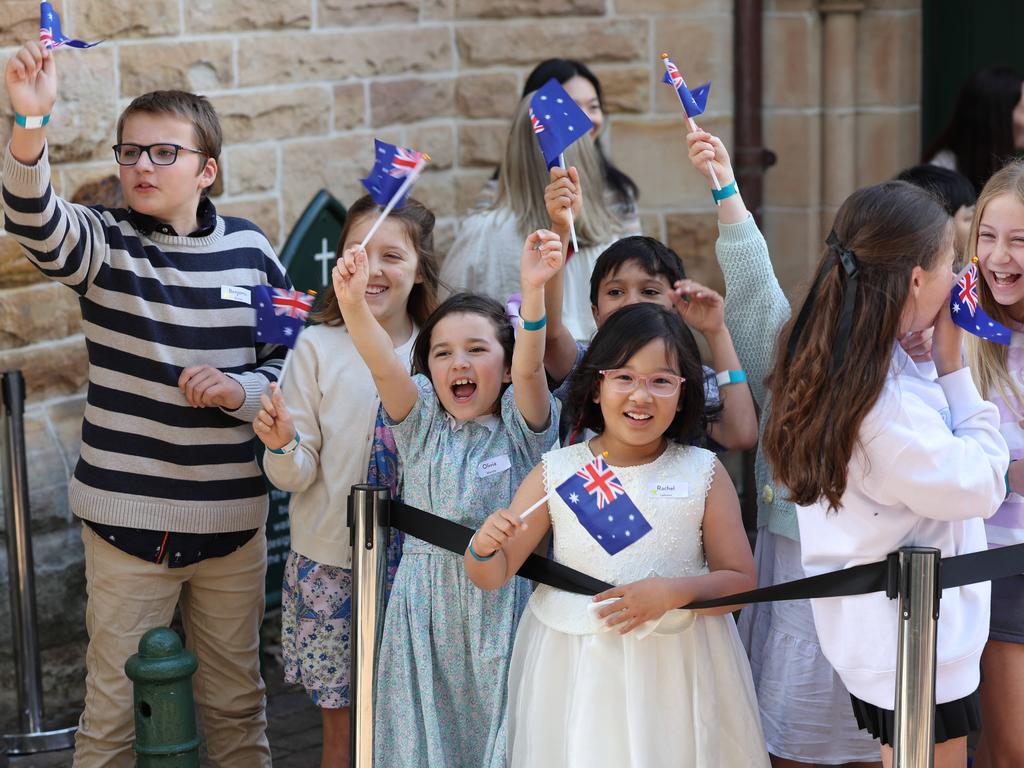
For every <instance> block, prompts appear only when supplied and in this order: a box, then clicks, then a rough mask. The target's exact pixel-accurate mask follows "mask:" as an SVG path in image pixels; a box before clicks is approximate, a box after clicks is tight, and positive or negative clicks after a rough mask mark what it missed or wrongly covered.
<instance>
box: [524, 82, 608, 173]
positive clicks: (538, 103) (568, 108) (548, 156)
mask: <svg viewBox="0 0 1024 768" xmlns="http://www.w3.org/2000/svg"><path fill="white" fill-rule="evenodd" d="M530 124H531V125H532V126H533V132H534V133H535V134H536V135H537V142H538V143H539V144H540V151H541V152H542V153H544V160H545V161H546V162H547V164H548V168H553V167H554V166H556V165H558V158H559V155H561V154H562V153H563V152H565V150H566V149H568V148H569V146H570V145H571V144H572V143H573V142H574V141H576V139H578V138H580V137H581V136H586V135H587V133H588V132H589V131H590V129H591V128H593V127H594V124H593V123H592V122H590V118H589V117H587V113H586V112H584V111H583V110H582V109H580V108H579V105H578V104H576V102H575V101H573V100H572V97H571V96H569V94H568V93H566V92H565V89H564V88H563V87H562V86H561V85H559V84H558V81H557V80H555V79H554V78H552V79H550V80H548V81H547V82H546V83H544V85H542V86H541V87H540V88H538V89H537V92H536V93H534V94H533V98H532V99H530Z"/></svg>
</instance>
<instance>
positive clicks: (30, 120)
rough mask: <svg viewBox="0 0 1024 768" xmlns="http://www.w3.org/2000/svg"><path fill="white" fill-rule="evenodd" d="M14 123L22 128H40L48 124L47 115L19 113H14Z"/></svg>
mask: <svg viewBox="0 0 1024 768" xmlns="http://www.w3.org/2000/svg"><path fill="white" fill-rule="evenodd" d="M14 122H15V123H17V124H18V125H20V126H21V127H22V128H29V129H31V128H42V127H43V126H44V125H46V124H47V123H48V122H50V116H49V115H29V116H26V115H23V114H21V113H20V112H15V113H14Z"/></svg>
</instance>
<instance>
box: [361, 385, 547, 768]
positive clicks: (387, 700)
mask: <svg viewBox="0 0 1024 768" xmlns="http://www.w3.org/2000/svg"><path fill="white" fill-rule="evenodd" d="M415 382H416V386H417V388H418V390H419V399H418V400H417V403H416V405H415V406H414V407H413V410H412V411H411V412H410V413H409V415H408V416H406V418H405V420H404V421H402V422H401V423H398V424H396V423H394V422H390V421H389V424H390V426H391V427H392V431H393V432H394V436H395V444H396V445H397V447H398V454H399V456H400V458H401V461H402V488H403V493H402V498H403V500H404V501H405V502H406V503H407V504H410V505H411V506H414V507H418V508H419V509H425V510H427V511H428V512H432V513H433V514H435V515H439V516H441V517H445V518H447V519H449V520H454V521H456V522H458V523H461V524H463V525H466V526H469V527H471V528H476V527H478V526H479V525H480V524H481V523H482V522H483V520H484V519H485V518H486V517H487V516H488V515H489V514H490V513H491V512H493V511H494V510H495V509H497V508H499V507H507V506H508V505H509V503H510V502H511V501H512V496H513V494H514V493H515V491H516V490H517V489H518V487H519V484H520V482H522V480H523V478H524V477H525V476H526V475H527V473H528V472H529V471H530V470H531V469H532V468H533V467H534V466H535V465H536V464H537V463H539V461H540V457H541V455H542V454H543V453H544V452H545V451H547V450H549V449H550V448H551V446H552V445H554V444H555V442H556V441H557V439H558V411H557V408H558V406H557V404H556V402H555V401H554V399H553V398H552V399H551V410H552V417H551V418H549V419H548V426H547V428H546V429H544V430H543V431H541V432H534V431H532V430H531V429H530V428H529V426H528V425H527V424H526V422H525V420H524V419H523V417H522V415H521V414H520V413H519V410H518V409H517V408H516V404H515V400H514V399H513V394H512V388H511V387H509V388H508V389H506V390H505V393H504V394H503V395H502V398H501V409H500V416H484V417H480V418H478V419H473V420H470V421H466V422H457V421H456V420H455V419H454V418H452V417H451V416H450V415H449V414H448V413H447V412H446V411H445V410H444V408H443V407H442V406H441V404H440V402H439V401H438V399H437V396H436V395H435V394H434V390H433V387H432V386H431V384H430V381H429V380H428V379H427V378H426V377H425V376H422V375H417V376H416V377H415ZM529 592H530V586H529V584H528V583H527V582H525V581H523V580H522V579H519V578H518V577H517V578H514V579H512V581H511V582H509V583H508V584H506V585H505V586H504V587H502V588H501V589H497V590H494V591H492V592H485V591H483V590H481V589H478V588H477V587H476V586H474V585H473V583H472V582H471V581H469V579H468V577H467V576H466V573H465V570H464V568H463V566H462V557H461V556H460V555H455V554H452V553H450V552H445V551H443V550H440V549H438V548H437V547H434V546H432V545H430V544H427V543H426V542H424V541H422V540H420V539H416V538H413V537H412V536H406V537H405V540H404V542H403V546H402V560H401V562H400V563H399V566H398V572H397V573H396V575H395V583H394V587H393V588H392V592H391V599H390V600H389V602H388V607H387V613H386V615H385V619H384V635H383V639H382V641H381V651H380V656H379V660H378V665H377V669H378V673H377V674H378V677H377V707H376V723H375V734H374V742H375V748H374V753H375V765H376V766H379V767H380V768H423V766H430V767H431V768H466V767H468V766H472V768H504V766H505V721H506V683H507V677H508V662H509V656H510V655H511V653H512V644H513V641H514V639H515V634H516V627H517V626H518V623H519V616H520V614H521V613H522V610H523V608H524V607H525V605H526V601H527V599H528V598H529Z"/></svg>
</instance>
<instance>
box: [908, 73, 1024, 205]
mask: <svg viewBox="0 0 1024 768" xmlns="http://www.w3.org/2000/svg"><path fill="white" fill-rule="evenodd" d="M1021 149H1024V77H1021V75H1020V73H1019V72H1017V71H1016V70H1014V69H1011V68H1010V67H989V68H987V69H981V70H978V71H977V72H975V73H974V74H973V75H971V76H970V78H968V80H967V82H965V83H964V85H963V87H962V88H961V89H960V94H959V95H958V96H957V99H956V106H955V107H954V108H953V114H952V116H951V117H950V118H949V122H948V123H946V127H945V128H944V129H943V130H942V133H940V134H939V135H938V137H937V138H936V139H935V140H934V141H933V142H932V143H931V144H930V145H929V146H928V148H927V149H926V150H925V151H924V155H923V156H922V159H923V161H924V162H926V163H935V164H936V165H941V166H943V167H945V168H950V169H952V170H954V171H959V172H960V173H962V174H963V175H964V176H966V177H967V178H968V179H970V181H971V183H972V184H973V185H974V190H975V192H981V188H982V187H984V186H985V182H987V181H988V178H989V176H991V175H992V174H993V173H995V172H996V171H998V170H999V169H1000V168H1002V167H1003V165H1004V164H1005V163H1006V162H1007V161H1008V160H1009V159H1010V158H1011V157H1013V155H1014V154H1016V153H1017V152H1019V151H1020V150H1021Z"/></svg>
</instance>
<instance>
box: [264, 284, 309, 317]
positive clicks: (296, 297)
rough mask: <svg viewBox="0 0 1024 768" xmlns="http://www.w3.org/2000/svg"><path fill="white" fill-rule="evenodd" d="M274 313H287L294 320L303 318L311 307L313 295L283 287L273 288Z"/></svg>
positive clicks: (307, 314)
mask: <svg viewBox="0 0 1024 768" xmlns="http://www.w3.org/2000/svg"><path fill="white" fill-rule="evenodd" d="M273 302H274V314H275V315H287V316H288V317H290V318H293V319H296V320H305V319H306V318H307V317H308V316H309V311H310V310H311V309H312V308H313V297H312V296H310V295H308V294H305V293H300V292H299V291H291V290H287V289H285V288H275V289H274V296H273Z"/></svg>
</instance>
